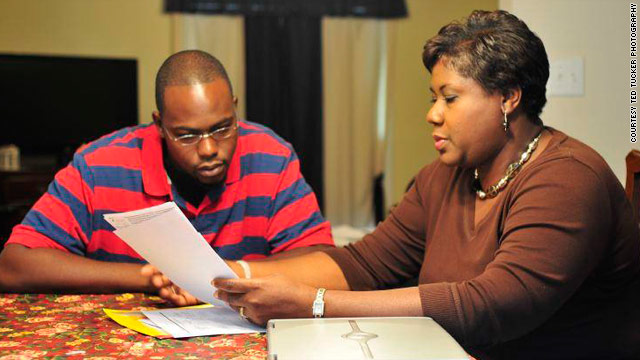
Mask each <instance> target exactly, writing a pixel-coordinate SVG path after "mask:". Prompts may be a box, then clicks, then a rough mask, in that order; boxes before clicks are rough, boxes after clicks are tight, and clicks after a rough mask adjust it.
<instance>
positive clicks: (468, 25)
mask: <svg viewBox="0 0 640 360" xmlns="http://www.w3.org/2000/svg"><path fill="white" fill-rule="evenodd" d="M440 59H444V60H446V61H447V65H448V66H451V67H452V68H453V69H454V70H455V71H457V72H458V73H460V74H461V75H462V76H464V77H468V78H472V79H474V80H475V81H476V82H478V83H479V84H480V86H482V87H483V88H484V90H485V91H487V92H488V93H494V92H495V91H500V92H501V93H503V94H506V92H507V91H508V90H510V89H513V88H515V87H519V88H520V89H522V99H521V105H522V109H523V111H524V112H525V113H526V114H527V115H528V116H529V118H531V119H532V120H534V121H536V120H537V119H538V116H539V115H540V113H541V112H542V108H543V107H544V104H545V103H546V102H547V98H546V96H545V91H546V85H547V80H548V79H549V60H548V58H547V52H546V51H545V49H544V45H543V44H542V41H541V40H540V38H539V37H538V36H537V35H536V34H534V33H533V32H532V31H531V30H529V28H528V27H527V25H526V24H525V23H524V22H523V21H522V20H520V19H518V18H517V17H516V16H514V15H512V14H510V13H508V12H506V11H503V10H497V11H483V10H475V11H473V12H472V13H471V15H469V17H468V18H466V19H465V20H463V22H461V23H460V22H452V23H450V24H448V25H445V26H444V27H442V28H441V29H440V31H439V32H438V35H436V36H434V37H433V38H431V39H429V40H428V41H427V43H426V44H425V46H424V52H423V53H422V62H423V63H424V65H425V67H426V68H427V69H428V70H429V72H431V71H432V70H433V67H434V66H435V64H436V63H437V62H438V61H439V60H440Z"/></svg>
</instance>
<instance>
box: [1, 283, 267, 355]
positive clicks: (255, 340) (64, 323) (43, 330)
mask: <svg viewBox="0 0 640 360" xmlns="http://www.w3.org/2000/svg"><path fill="white" fill-rule="evenodd" d="M0 305H2V306H0V330H1V331H0V360H8V359H35V358H38V359H51V358H56V357H63V358H65V359H118V358H128V359H170V358H176V359H201V358H209V359H235V360H240V359H242V360H249V359H251V360H253V359H265V358H266V356H267V339H266V336H265V335H262V334H243V335H221V336H200V337H194V338H189V339H156V338H154V337H150V336H146V335H142V334H138V333H137V332H134V331H131V330H129V329H126V328H123V327H122V326H120V325H118V324H117V323H115V322H114V321H112V320H111V319H109V317H107V316H106V315H105V314H104V312H103V311H102V309H103V308H110V309H123V310H131V309H134V308H135V309H157V308H166V307H170V305H169V304H167V303H166V302H164V301H163V300H162V299H160V298H158V297H155V296H149V295H145V294H117V295H52V294H47V295H32V294H27V295H18V294H1V295H0Z"/></svg>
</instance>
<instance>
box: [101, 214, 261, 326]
mask: <svg viewBox="0 0 640 360" xmlns="http://www.w3.org/2000/svg"><path fill="white" fill-rule="evenodd" d="M104 218H105V220H106V221H107V222H109V224H111V225H112V226H113V227H114V228H115V229H116V230H115V231H114V233H115V234H116V235H118V237H120V238H121V239H122V240H123V241H124V242H126V243H127V244H128V245H129V246H131V247H132V248H133V249H134V250H135V251H136V252H137V253H138V254H140V255H141V256H142V257H143V258H144V259H145V260H147V261H148V262H149V263H150V264H152V265H154V266H155V267H156V268H158V269H159V270H160V271H162V272H163V273H164V274H165V275H166V276H167V277H169V279H171V281H172V282H173V283H175V284H176V285H178V286H180V287H181V288H182V289H184V290H186V291H188V292H189V293H191V294H192V295H193V296H195V297H196V298H198V299H199V300H200V301H203V302H207V303H209V304H213V305H215V306H200V307H190V308H181V309H165V310H155V311H144V312H142V314H140V313H139V312H130V314H127V313H123V312H117V311H113V310H109V311H110V312H111V313H110V312H109V311H107V310H108V309H105V311H107V314H108V315H109V316H111V317H112V318H113V319H114V320H116V321H117V322H118V323H120V324H122V325H124V326H127V327H131V328H132V329H134V330H137V331H140V329H143V328H144V326H141V324H146V325H148V327H149V328H151V329H153V327H154V326H155V327H156V328H158V329H162V330H163V331H164V332H165V333H168V334H171V336H173V337H187V336H200V335H215V334H238V333H247V332H256V331H264V329H263V328H260V327H257V326H255V325H253V324H251V323H249V322H248V321H246V320H244V319H242V318H240V316H239V315H238V314H237V313H236V312H235V311H233V310H232V309H231V308H229V307H228V305H227V304H226V303H224V302H222V301H220V300H218V299H216V298H214V297H213V294H214V292H215V291H216V289H215V288H214V287H213V286H212V285H211V281H212V280H213V279H215V278H237V275H236V274H235V273H234V272H233V270H231V268H229V266H227V264H226V263H225V262H224V260H222V258H220V256H218V254H216V252H215V251H214V250H213V249H212V248H211V246H210V245H209V244H208V243H207V242H206V240H205V239H204V237H202V235H201V234H200V233H198V232H197V231H196V229H195V228H194V227H193V225H191V223H190V222H189V219H187V217H186V216H184V214H183V213H182V211H181V210H180V208H178V206H177V205H176V204H175V203H174V202H167V203H164V204H162V205H158V206H153V207H150V208H147V209H142V210H136V211H130V212H125V213H117V214H105V215H104ZM112 315H121V316H123V317H121V318H120V319H119V320H123V321H124V322H125V323H126V324H123V323H122V322H121V321H118V319H116V318H114V316H112ZM125 320H126V321H125ZM132 322H133V323H135V326H136V327H138V328H134V327H133V326H129V325H131V323H132ZM147 330H148V329H147ZM147 330H145V331H147ZM140 332H142V333H146V332H144V331H140ZM147 332H149V331H147ZM151 332H153V331H151ZM148 335H155V334H151V333H149V334H148ZM159 335H162V334H160V333H159Z"/></svg>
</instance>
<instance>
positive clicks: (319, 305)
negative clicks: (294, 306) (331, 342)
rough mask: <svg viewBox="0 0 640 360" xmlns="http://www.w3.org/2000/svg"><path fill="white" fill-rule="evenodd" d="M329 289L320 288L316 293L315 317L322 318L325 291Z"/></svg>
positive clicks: (314, 303) (314, 302)
mask: <svg viewBox="0 0 640 360" xmlns="http://www.w3.org/2000/svg"><path fill="white" fill-rule="evenodd" d="M325 291H327V289H324V288H319V289H318V292H317V293H316V299H315V300H314V301H313V308H312V309H313V317H314V318H321V317H322V316H323V315H324V292H325Z"/></svg>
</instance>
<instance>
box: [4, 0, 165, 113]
mask: <svg viewBox="0 0 640 360" xmlns="http://www.w3.org/2000/svg"><path fill="white" fill-rule="evenodd" d="M171 34H172V31H171V17H170V16H167V15H164V14H162V0H2V1H0V52H3V53H16V54H48V55H75V56H96V57H114V58H133V59H137V60H138V108H139V120H140V121H141V122H148V121H150V120H151V112H152V111H153V110H154V109H155V102H154V93H153V91H154V79H155V72H156V71H157V69H158V67H160V65H161V64H162V61H163V60H164V59H165V58H166V57H167V56H169V55H170V54H171V52H172V49H171ZM87 86H93V84H87ZM96 111H98V109H96Z"/></svg>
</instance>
